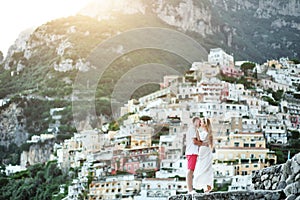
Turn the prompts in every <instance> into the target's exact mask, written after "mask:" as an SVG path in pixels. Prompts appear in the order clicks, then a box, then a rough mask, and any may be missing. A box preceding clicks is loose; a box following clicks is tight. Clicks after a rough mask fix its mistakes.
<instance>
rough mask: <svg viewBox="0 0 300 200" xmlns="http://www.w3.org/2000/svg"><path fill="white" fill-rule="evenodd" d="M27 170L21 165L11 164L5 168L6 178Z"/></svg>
mask: <svg viewBox="0 0 300 200" xmlns="http://www.w3.org/2000/svg"><path fill="white" fill-rule="evenodd" d="M24 170H26V168H25V167H22V166H20V165H11V164H9V165H8V166H5V174H6V176H10V175H12V174H14V173H17V172H20V171H24Z"/></svg>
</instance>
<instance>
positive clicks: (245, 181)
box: [228, 175, 252, 192]
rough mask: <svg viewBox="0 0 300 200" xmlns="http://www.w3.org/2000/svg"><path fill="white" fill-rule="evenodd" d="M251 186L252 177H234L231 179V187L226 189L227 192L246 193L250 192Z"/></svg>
mask: <svg viewBox="0 0 300 200" xmlns="http://www.w3.org/2000/svg"><path fill="white" fill-rule="evenodd" d="M251 185H252V176H251V175H246V176H241V175H238V176H234V177H232V182H231V185H230V186H229V188H228V191H230V192H231V191H246V190H251V189H252V188H251Z"/></svg>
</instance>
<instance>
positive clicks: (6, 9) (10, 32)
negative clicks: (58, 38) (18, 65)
mask: <svg viewBox="0 0 300 200" xmlns="http://www.w3.org/2000/svg"><path fill="white" fill-rule="evenodd" d="M88 2H90V0H5V1H1V3H0V27H1V29H0V51H2V53H3V54H4V55H6V53H7V50H8V48H9V47H10V46H11V45H12V44H13V43H14V41H15V40H16V39H17V37H18V35H19V33H20V32H21V31H23V30H26V29H28V28H30V27H37V26H40V25H42V24H44V23H46V22H48V21H51V20H53V19H56V18H60V17H67V16H71V15H75V14H76V13H77V12H78V11H79V10H80V9H81V8H82V7H84V5H86V4H87V3H88Z"/></svg>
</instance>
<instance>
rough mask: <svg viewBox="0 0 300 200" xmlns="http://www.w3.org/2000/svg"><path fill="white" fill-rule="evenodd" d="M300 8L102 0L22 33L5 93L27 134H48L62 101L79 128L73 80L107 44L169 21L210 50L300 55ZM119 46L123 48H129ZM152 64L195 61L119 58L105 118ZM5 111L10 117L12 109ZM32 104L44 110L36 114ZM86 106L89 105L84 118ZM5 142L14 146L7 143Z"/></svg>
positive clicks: (0, 91)
mask: <svg viewBox="0 0 300 200" xmlns="http://www.w3.org/2000/svg"><path fill="white" fill-rule="evenodd" d="M299 8H300V1H299V0H289V1H279V0H259V1H257V0H245V1H241V0H230V1H229V0H223V1H217V0H201V1H200V0H197V1H196V0H126V1H125V0H124V1H118V0H110V1H107V2H106V4H103V1H102V3H99V2H97V1H95V2H92V3H91V4H90V5H88V6H87V7H85V8H83V9H82V10H81V11H80V12H79V13H78V15H76V16H70V17H67V18H60V19H55V20H53V21H49V22H46V23H45V24H42V25H41V26H39V27H38V28H36V29H35V30H27V31H25V32H23V33H21V34H20V36H19V38H18V39H17V40H16V42H15V44H13V45H12V46H11V48H10V49H9V51H8V53H7V56H6V58H5V59H4V60H3V61H2V62H1V60H2V59H1V55H0V84H1V87H0V98H1V99H3V98H9V99H12V100H11V101H13V103H14V104H15V105H17V107H18V106H19V107H21V108H24V109H25V110H26V111H27V112H25V114H24V117H25V118H26V120H25V121H26V126H24V127H23V129H24V134H23V133H22V134H21V135H27V133H29V135H32V134H39V133H43V132H45V131H46V130H47V128H48V124H47V123H46V122H49V116H48V115H49V114H48V112H49V109H50V108H52V107H59V106H64V107H66V108H68V109H67V111H68V112H65V113H64V114H65V115H66V117H65V121H64V125H67V126H69V128H66V127H65V128H64V130H66V129H67V130H73V126H74V125H73V124H72V101H71V100H72V98H73V97H72V92H73V85H74V82H75V79H76V76H77V73H78V72H81V73H85V72H87V71H89V70H90V69H92V68H93V66H92V65H91V64H90V62H89V61H88V56H89V55H90V53H91V52H92V51H93V50H94V49H95V48H96V47H97V46H98V44H100V43H101V42H103V41H105V40H107V39H109V38H111V37H113V36H116V35H119V34H120V33H123V32H125V31H128V30H131V29H134V28H143V27H162V28H167V29H172V30H177V31H180V32H182V33H184V34H186V35H188V36H190V37H192V38H193V39H194V40H195V41H197V42H198V43H199V44H200V45H202V46H203V47H204V48H205V49H206V51H209V49H210V48H216V47H221V48H223V49H224V50H225V51H226V52H228V53H231V54H233V55H234V57H235V59H236V60H250V61H255V62H264V61H265V60H267V59H271V58H278V57H282V56H284V57H286V56H288V57H290V58H294V57H299V55H298V52H299V49H300V47H299V42H298V40H299V30H300V18H299V16H300V9H299ZM115 51H120V52H122V46H120V48H119V49H116V50H115ZM147 63H159V64H166V65H169V66H170V65H171V66H172V67H175V68H176V69H178V71H180V72H184V71H186V70H188V69H189V66H190V63H188V62H187V61H186V60H184V59H183V58H180V57H179V56H176V55H175V54H172V53H169V52H165V51H163V50H157V49H141V50H136V51H133V52H131V53H128V54H125V55H123V56H121V57H120V58H117V59H116V60H114V62H113V63H112V64H111V65H110V67H109V68H108V69H107V70H106V71H105V72H104V74H103V76H102V77H101V79H100V80H99V83H98V87H97V91H96V102H95V104H96V105H95V106H96V111H97V114H98V115H99V116H100V115H103V116H106V117H109V116H110V115H111V108H110V98H111V95H112V92H113V90H114V86H115V85H116V83H117V82H118V80H119V79H121V77H122V75H124V74H125V73H127V72H129V71H130V70H131V69H133V68H134V67H135V66H140V65H143V64H147ZM141 78H143V77H141ZM87 84H88V83H87ZM156 89H158V86H157V85H153V84H148V85H146V86H143V87H140V88H138V90H137V91H136V92H135V93H134V94H132V97H139V96H142V95H145V94H147V93H149V92H151V91H154V90H156ZM16 96H17V97H18V98H14V97H16ZM37 105H39V106H37ZM38 109H40V110H41V111H39V110H38ZM1 110H2V111H3V112H4V113H3V115H4V116H5V115H6V114H5V113H6V112H9V110H7V109H6V110H5V109H1ZM30 110H35V111H36V113H34V115H32V113H30ZM86 110H87V108H86V107H85V105H82V112H83V114H82V115H83V116H84V115H85V112H87V111H86ZM22 115H23V114H22ZM87 119H88V121H89V123H91V124H92V127H95V126H98V125H99V124H97V123H96V122H94V121H95V120H96V121H97V119H92V120H91V119H90V118H88V117H87ZM83 120H85V119H83ZM8 132H9V133H10V138H13V137H11V135H13V133H12V131H11V130H2V133H1V134H2V138H5V135H6V133H8ZM17 135H20V133H19V130H18V133H17ZM16 138H19V137H16ZM21 138H23V142H24V137H21ZM14 140H15V139H13V140H12V141H14ZM17 141H18V144H20V140H17ZM2 143H3V144H5V145H6V144H7V141H2Z"/></svg>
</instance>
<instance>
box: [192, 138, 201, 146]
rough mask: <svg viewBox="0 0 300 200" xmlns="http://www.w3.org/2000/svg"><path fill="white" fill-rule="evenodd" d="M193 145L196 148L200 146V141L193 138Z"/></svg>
mask: <svg viewBox="0 0 300 200" xmlns="http://www.w3.org/2000/svg"><path fill="white" fill-rule="evenodd" d="M193 143H194V144H195V145H197V146H201V145H202V143H203V142H202V140H198V139H197V138H193Z"/></svg>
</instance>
